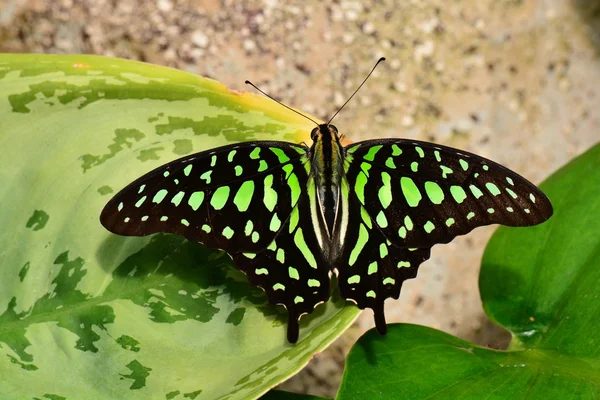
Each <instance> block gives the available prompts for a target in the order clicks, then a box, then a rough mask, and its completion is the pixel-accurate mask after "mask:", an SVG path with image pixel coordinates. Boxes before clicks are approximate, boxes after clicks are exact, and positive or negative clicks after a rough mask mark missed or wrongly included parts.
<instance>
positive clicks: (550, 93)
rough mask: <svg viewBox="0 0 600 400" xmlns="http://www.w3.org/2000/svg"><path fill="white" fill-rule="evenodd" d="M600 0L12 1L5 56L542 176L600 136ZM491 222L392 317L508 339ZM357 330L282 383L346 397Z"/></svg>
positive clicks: (5, 20) (7, 5) (389, 307)
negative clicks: (273, 102) (239, 99)
mask: <svg viewBox="0 0 600 400" xmlns="http://www.w3.org/2000/svg"><path fill="white" fill-rule="evenodd" d="M599 46H600V2H599V1H597V0H463V1H451V2H449V1H445V0H429V1H426V0H403V1H392V0H381V1H345V0H341V1H334V2H330V1H327V2H321V1H314V0H313V1H303V2H282V1H278V0H263V1H226V0H223V1H216V0H204V1H201V0H186V1H184V0H182V1H175V0H156V1H142V0H139V1H133V0H120V1H107V0H89V1H76V0H58V1H50V2H48V1H45V0H0V51H1V52H44V53H93V54H103V55H109V56H117V57H124V58H129V59H135V60H142V61H147V62H151V63H156V64H161V65H167V66H173V67H176V68H180V69H183V70H187V71H190V72H193V73H197V74H201V75H204V76H209V77H211V78H214V79H217V80H219V81H221V82H223V83H225V84H226V85H227V86H229V87H230V88H232V89H237V90H246V89H247V88H246V87H245V85H244V80H246V79H251V80H252V81H253V82H254V83H256V84H258V85H259V86H260V87H261V88H262V89H263V90H265V91H267V92H269V93H270V94H272V95H274V96H276V97H277V98H279V99H281V100H282V101H284V102H285V103H287V104H289V105H293V106H295V107H297V108H300V109H303V110H305V111H307V112H310V113H313V114H314V115H317V116H318V117H321V118H326V117H327V116H329V115H331V114H332V113H333V112H334V111H335V110H336V109H337V107H339V106H340V105H341V104H342V103H343V102H344V101H345V99H346V98H347V96H348V95H349V94H350V93H351V92H352V90H353V89H354V88H355V87H356V86H357V85H358V84H359V83H360V81H361V80H362V79H363V77H364V76H365V75H366V73H367V72H368V71H369V70H370V68H371V67H372V66H373V64H374V62H375V61H376V60H377V58H378V57H380V56H386V57H387V59H388V61H387V62H386V63H384V64H383V65H382V66H380V68H379V69H378V70H377V71H376V72H375V74H374V76H373V77H372V78H371V80H370V81H369V82H368V83H367V85H366V86H365V87H364V88H363V90H362V91H361V92H360V93H359V94H358V95H357V96H356V98H355V99H354V100H353V101H352V102H351V103H350V104H349V105H348V107H347V108H346V109H345V110H344V111H343V112H342V113H341V114H340V115H339V116H338V117H336V121H335V123H336V125H337V126H338V128H339V129H340V131H342V132H343V133H345V134H346V135H347V136H348V137H349V138H351V139H352V140H361V139H365V138H374V137H408V138H415V139H420V140H430V141H435V142H438V143H441V144H444V145H449V146H454V147H459V148H462V149H465V150H468V151H471V152H475V153H477V154H480V155H482V156H485V157H488V158H491V159H493V160H495V161H497V162H500V163H502V164H504V165H506V166H508V167H510V168H511V169H513V170H516V171H517V172H519V173H521V174H523V175H524V176H526V177H527V178H528V179H530V180H532V181H533V182H539V181H541V180H542V179H544V178H545V177H546V176H548V175H549V174H550V173H551V172H552V171H554V170H555V169H556V168H558V167H559V166H560V165H562V164H564V163H565V162H567V161H568V160H569V159H570V158H572V157H573V156H575V155H577V154H580V153H581V152H583V151H584V150H585V149H586V148H588V147H589V146H590V145H592V144H593V143H595V142H597V141H598V140H599V139H600V112H599V111H598V110H599V109H600V107H598V103H599V101H600V98H599V96H600V58H599V54H598V50H599ZM492 231H493V228H490V227H487V228H480V229H477V230H476V231H475V232H472V233H471V234H469V235H467V236H465V237H461V238H458V239H456V240H455V241H453V242H452V243H450V244H448V245H444V246H436V247H434V249H433V253H432V257H431V259H430V260H429V261H427V262H426V263H425V264H423V266H421V269H420V271H419V276H418V278H417V279H415V280H412V281H408V282H406V283H405V285H404V288H403V292H402V295H401V297H400V299H399V300H398V301H388V303H387V304H386V311H387V317H388V321H390V322H395V321H403V322H413V323H419V324H424V325H428V326H431V327H434V328H438V329H442V330H444V331H446V332H449V333H452V334H454V335H457V336H459V337H461V338H465V339H468V340H472V341H475V342H477V343H480V344H482V345H489V346H492V347H503V346H505V345H506V343H507V341H508V338H509V336H508V335H507V333H506V332H504V331H503V330H502V329H500V328H497V327H494V325H493V324H492V323H491V322H490V321H488V320H487V318H486V317H485V315H484V313H483V309H482V306H481V301H480V298H479V292H478V288H477V278H478V272H479V262H480V259H481V255H482V253H483V249H484V246H485V243H486V241H487V240H488V238H489V236H490V234H491V233H492ZM372 325H373V323H372V316H371V314H370V312H365V313H364V314H363V315H362V316H361V318H360V319H359V321H358V323H357V324H356V325H355V326H354V327H353V328H352V329H350V330H349V331H348V332H347V333H346V334H345V335H344V336H343V337H342V338H340V339H339V340H338V341H337V342H336V343H335V344H334V345H333V346H331V347H330V348H329V349H328V350H327V351H325V352H324V353H322V354H319V355H317V356H315V358H314V360H313V361H312V362H311V364H309V366H308V367H307V368H306V369H305V370H304V371H302V372H301V373H300V374H299V375H297V376H296V377H294V378H292V379H291V380H289V381H288V382H286V383H284V384H283V385H282V387H283V388H285V389H289V390H295V391H300V392H308V393H313V394H317V395H328V396H334V394H335V391H336V388H337V385H338V384H339V380H340V378H341V371H342V368H343V362H344V358H345V355H346V354H347V352H348V350H349V348H350V346H351V345H352V343H353V342H354V341H355V340H356V339H357V338H358V337H359V336H360V334H362V333H363V332H364V331H365V330H367V329H369V328H371V327H372Z"/></svg>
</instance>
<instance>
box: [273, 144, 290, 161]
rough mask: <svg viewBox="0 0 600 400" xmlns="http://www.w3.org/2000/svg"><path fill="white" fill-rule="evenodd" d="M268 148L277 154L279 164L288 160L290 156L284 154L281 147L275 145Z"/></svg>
mask: <svg viewBox="0 0 600 400" xmlns="http://www.w3.org/2000/svg"><path fill="white" fill-rule="evenodd" d="M269 149H270V150H271V151H272V152H273V153H274V154H275V155H276V156H277V159H278V160H279V162H280V163H281V164H283V163H286V162H288V161H290V158H289V157H288V156H287V155H286V154H285V152H284V151H283V150H282V149H279V148H277V147H270V148H269Z"/></svg>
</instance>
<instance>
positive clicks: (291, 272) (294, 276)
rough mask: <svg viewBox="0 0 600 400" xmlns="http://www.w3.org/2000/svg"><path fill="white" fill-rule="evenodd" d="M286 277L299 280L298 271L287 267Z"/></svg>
mask: <svg viewBox="0 0 600 400" xmlns="http://www.w3.org/2000/svg"><path fill="white" fill-rule="evenodd" d="M288 275H289V276H290V278H292V279H295V280H300V274H298V270H297V269H296V268H294V267H288Z"/></svg>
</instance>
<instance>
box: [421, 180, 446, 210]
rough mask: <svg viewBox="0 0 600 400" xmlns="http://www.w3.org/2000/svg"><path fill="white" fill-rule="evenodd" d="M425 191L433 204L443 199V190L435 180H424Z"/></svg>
mask: <svg viewBox="0 0 600 400" xmlns="http://www.w3.org/2000/svg"><path fill="white" fill-rule="evenodd" d="M425 192H426V193H427V196H428V197H429V200H431V202H432V203H433V204H440V203H441V202H442V201H443V200H444V191H443V190H442V188H441V187H440V185H438V184H437V183H435V182H430V181H427V182H425Z"/></svg>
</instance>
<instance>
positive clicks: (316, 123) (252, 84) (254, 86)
mask: <svg viewBox="0 0 600 400" xmlns="http://www.w3.org/2000/svg"><path fill="white" fill-rule="evenodd" d="M246 85H250V86H252V87H253V88H254V89H256V90H258V91H259V92H261V93H262V94H264V95H265V96H267V97H268V98H270V99H271V100H273V101H274V102H276V103H277V104H280V105H282V106H284V107H285V108H287V109H288V110H291V111H293V112H295V113H296V114H299V115H302V116H303V117H304V118H306V119H308V120H311V121H312V122H313V123H314V124H315V125H317V126H319V123H318V122H317V121H315V120H314V119H312V118H310V117H308V116H306V115H304V114H302V113H301V112H300V111H297V110H294V109H293V108H292V107H288V106H286V105H285V104H283V103H282V102H280V101H279V100H277V99H275V98H273V97H271V96H269V95H268V94H266V93H265V92H263V91H262V90H260V89H259V88H258V87H257V86H256V85H255V84H254V83H252V82H250V81H246Z"/></svg>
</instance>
